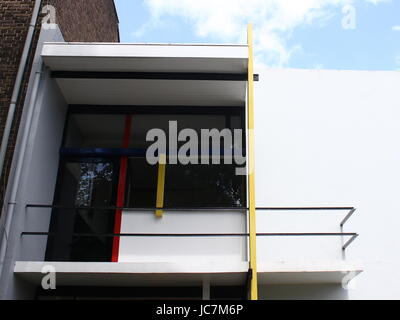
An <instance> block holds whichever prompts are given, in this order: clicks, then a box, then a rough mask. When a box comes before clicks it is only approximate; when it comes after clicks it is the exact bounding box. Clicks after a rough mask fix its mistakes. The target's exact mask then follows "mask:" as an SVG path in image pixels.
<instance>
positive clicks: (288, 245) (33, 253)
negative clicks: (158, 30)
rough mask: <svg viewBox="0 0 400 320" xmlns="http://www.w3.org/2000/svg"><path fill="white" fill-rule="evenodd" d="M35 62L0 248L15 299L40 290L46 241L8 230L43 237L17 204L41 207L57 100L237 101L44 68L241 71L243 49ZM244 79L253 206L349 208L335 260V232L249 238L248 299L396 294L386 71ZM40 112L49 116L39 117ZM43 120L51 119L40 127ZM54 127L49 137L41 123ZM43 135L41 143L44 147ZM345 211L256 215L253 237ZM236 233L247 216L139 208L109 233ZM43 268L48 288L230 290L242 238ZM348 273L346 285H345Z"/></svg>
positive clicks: (130, 247) (306, 228) (178, 243)
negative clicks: (22, 162) (253, 242)
mask: <svg viewBox="0 0 400 320" xmlns="http://www.w3.org/2000/svg"><path fill="white" fill-rule="evenodd" d="M83 53H84V54H83ZM42 57H43V60H44V63H45V65H46V67H47V71H46V73H45V75H44V76H43V80H42V85H41V87H40V90H41V91H40V95H39V97H41V98H40V99H38V100H37V106H38V114H37V116H36V117H35V118H34V121H35V122H34V123H33V128H34V130H35V131H34V133H35V134H34V135H33V136H32V141H31V145H32V146H35V147H34V148H31V149H30V151H29V152H28V153H27V159H26V160H27V164H26V167H25V172H24V174H23V179H22V181H23V184H24V186H25V187H24V189H23V190H24V192H21V196H20V199H19V201H20V203H19V205H18V206H17V209H16V210H15V211H14V217H13V219H14V220H13V228H14V233H15V236H14V237H13V241H15V243H14V244H13V245H12V246H11V247H10V249H9V251H8V256H7V260H6V264H5V269H4V270H5V271H4V272H5V273H4V272H3V274H2V278H1V281H2V283H3V290H2V291H1V295H2V297H3V298H23V297H29V294H28V293H27V292H28V291H29V290H32V288H34V286H35V285H39V284H40V279H41V277H42V276H43V275H42V273H41V270H42V267H43V266H45V265H46V264H47V263H46V262H45V261H43V260H44V242H43V241H44V240H45V239H46V238H43V237H42V238H39V239H38V238H36V240H35V238H33V237H32V238H23V240H22V241H20V240H18V239H19V236H18V233H20V232H22V231H44V232H47V231H48V230H45V229H46V226H47V228H48V224H49V210H48V209H46V210H47V211H45V214H43V212H42V215H40V214H39V211H40V210H39V209H31V210H32V211H33V212H31V213H29V214H27V213H26V209H24V205H26V204H29V203H30V204H34V203H37V204H45V203H47V204H51V203H49V202H51V199H52V197H53V193H54V184H55V179H56V173H57V172H56V170H57V168H56V165H55V164H56V162H57V161H58V154H57V148H58V144H59V143H61V142H60V140H61V136H60V135H61V133H62V130H61V129H62V128H60V127H61V126H62V125H60V123H62V121H63V119H62V118H63V117H65V110H66V105H67V104H87V103H92V104H98V103H102V104H113V105H129V104H136V103H135V101H139V102H140V104H142V105H154V104H157V103H158V102H160V101H164V103H165V102H167V104H174V105H177V104H178V105H181V106H182V107H183V108H184V106H185V104H186V105H187V104H190V105H197V106H202V105H203V106H204V105H205V106H207V105H226V104H230V105H235V106H240V105H241V104H244V103H245V97H246V88H245V83H243V82H236V83H225V82H223V81H219V82H218V81H216V82H214V83H211V82H209V81H192V82H190V81H183V82H182V81H181V80H180V81H177V82H174V81H170V80H167V81H166V80H163V81H157V80H156V81H153V82H150V81H149V82H146V81H138V80H123V81H121V80H110V79H107V80H92V79H89V80H88V79H82V80H74V79H57V80H56V79H50V78H49V73H48V72H49V71H54V70H64V71H67V70H69V71H118V72H121V71H135V70H137V68H139V67H140V68H141V70H140V71H141V72H143V71H155V70H162V71H164V72H182V71H186V72H212V71H215V70H217V71H220V72H246V70H247V47H246V46H230V45H227V46H223V45H221V46H214V45H196V46H193V45H192V46H190V45H176V46H173V45H126V44H125V45H124V44H114V45H111V44H106V45H100V44H84V45H81V44H62V43H56V44H54V43H49V44H47V45H45V47H44V50H43V51H42ZM143 59H145V60H143ZM143 61H147V62H148V65H149V68H150V69H143V68H144V67H143V66H144V65H147V63H143ZM139 62H140V63H139ZM166 66H168V68H166ZM82 68H86V70H83V69H82ZM124 68H128V69H129V70H128V69H124ZM215 68H217V69H215ZM218 68H219V69H218ZM256 73H258V74H259V75H260V81H259V82H256V85H255V86H256V87H255V128H256V129H255V153H256V158H255V162H256V206H257V207H348V206H351V207H353V206H354V207H356V208H357V211H356V213H355V214H354V216H352V217H351V219H350V220H349V221H348V222H347V223H346V225H345V227H344V232H350V231H352V232H357V233H359V234H360V237H359V238H358V239H356V240H355V241H354V242H353V243H352V244H351V245H350V246H349V247H348V248H347V249H346V251H343V250H342V246H343V244H344V243H345V241H347V240H348V237H341V236H334V237H327V236H295V237H292V236H276V237H275V236H274V237H258V240H257V259H258V272H259V274H258V279H259V293H260V298H261V299H274V298H277V299H313V298H319V299H376V298H389V299H396V298H400V291H399V290H400V289H399V288H400V283H399V282H400V272H399V271H398V270H400V268H399V267H400V266H399V264H400V261H399V258H398V257H397V254H396V253H397V251H398V250H396V248H397V246H399V241H397V239H396V229H395V228H396V227H397V225H398V224H399V220H398V219H397V218H396V209H397V207H398V206H399V205H398V204H397V203H396V201H395V200H396V191H397V190H396V186H397V181H400V179H399V178H400V170H399V169H397V163H399V161H398V160H400V159H399V158H400V151H398V148H396V142H397V141H396V138H397V136H398V135H399V133H400V132H398V131H400V129H399V126H398V124H397V122H398V118H399V116H400V113H399V111H398V110H397V109H398V108H399V107H400V96H399V94H398V90H396V89H397V88H396V87H395V85H396V84H397V83H398V82H399V80H400V79H399V77H400V74H399V73H398V72H366V71H360V72H356V71H325V70H285V69H259V70H256ZM168 81H169V82H168ZM181 84H184V85H181ZM146 90H147V91H146ZM135 99H137V100H135ZM54 110H58V111H57V112H55V113H54V114H52V112H53V111H54ZM52 116H54V120H57V121H58V122H54V121H52V119H51V118H49V117H52ZM55 124H57V128H56V129H54V128H52V126H53V125H55ZM51 132H54V135H52V134H51ZM44 136H47V137H52V139H51V141H52V143H49V142H48V141H47V140H46V139H44ZM33 140H34V141H33ZM49 158H50V159H52V160H51V161H50V164H51V165H50V166H47V167H46V170H47V171H50V172H49V173H46V174H45V173H43V169H44V167H43V163H47V162H46V159H49ZM53 167H54V168H53ZM39 174H41V176H45V178H44V179H41V178H39V177H38V176H37V175H39ZM33 185H35V186H36V187H37V189H36V190H35V192H31V191H30V190H27V188H28V187H29V188H32V190H33V189H35V187H33ZM44 185H46V186H47V187H49V188H50V187H51V189H52V190H51V191H50V190H48V189H46V188H43V186H44ZM42 211H43V210H42ZM346 213H347V212H346V211H344V212H343V211H329V212H328V211H318V212H315V211H307V210H305V211H301V212H297V211H296V212H291V211H268V212H260V211H258V212H257V232H259V233H340V232H341V231H342V230H341V228H340V225H339V224H340V221H342V219H343V218H344V216H345V215H346ZM32 214H33V215H34V217H35V219H32V216H31V215H32ZM39 216H40V218H38V217H39ZM246 231H247V217H246V214H245V213H241V212H232V213H229V212H224V213H216V212H191V213H190V214H183V213H174V212H168V211H166V212H165V213H164V216H163V218H161V219H160V218H155V216H154V214H153V213H151V212H141V213H140V212H139V213H132V212H129V211H124V212H123V215H122V227H121V233H146V232H149V233H244V232H246ZM50 264H51V263H50ZM53 265H54V266H55V267H56V270H57V271H58V272H59V281H60V283H61V285H87V286H92V285H96V284H97V285H104V286H112V285H115V284H118V285H121V286H135V285H136V286H138V285H142V286H143V285H149V286H156V285H170V284H171V281H172V283H177V285H182V286H185V285H199V286H202V285H203V284H204V283H205V282H208V283H210V284H211V285H244V283H245V281H246V275H247V271H248V249H247V241H246V240H245V238H240V237H237V238H236V237H231V238H230V237H227V238H213V237H211V238H203V237H202V238H181V237H178V238H157V237H155V238H150V239H149V238H135V237H126V238H124V237H123V238H121V242H120V251H119V259H118V262H116V263H111V262H109V263H107V262H106V263H100V264H99V263H91V262H79V263H77V262H55V263H53ZM360 272H361V274H360V275H358V274H359V273H360ZM13 274H15V275H16V278H15V279H17V280H15V279H14V278H13V277H14V275H13ZM354 277H355V278H354ZM352 278H354V280H352V282H351V285H350V286H349V288H348V287H347V280H350V279H352ZM25 287H26V288H30V289H24V288H25ZM353 287H354V289H353ZM294 293H296V294H294Z"/></svg>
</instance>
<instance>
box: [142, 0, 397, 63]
mask: <svg viewBox="0 0 400 320" xmlns="http://www.w3.org/2000/svg"><path fill="white" fill-rule="evenodd" d="M361 1H367V2H371V3H374V4H377V3H379V2H382V1H388V0H145V4H146V5H147V7H148V8H149V9H150V12H151V16H152V19H151V20H152V21H153V23H154V21H160V20H162V18H163V16H177V17H181V18H183V19H185V20H186V21H187V22H189V23H190V24H192V25H193V27H194V32H195V34H196V35H197V36H199V37H211V38H214V39H216V40H218V41H221V42H245V41H246V25H247V23H248V22H253V24H254V41H255V48H256V52H255V55H256V57H257V58H258V60H259V61H260V60H261V61H263V62H264V63H266V64H268V65H273V66H285V65H287V63H288V62H289V60H290V57H291V55H292V54H293V52H295V51H297V50H299V49H300V46H299V45H297V46H294V47H288V45H287V43H286V41H285V40H286V39H287V37H288V36H289V35H290V33H291V31H292V30H293V29H295V28H296V27H298V26H300V25H305V24H312V23H321V22H324V21H325V20H326V19H329V18H330V17H331V16H332V9H339V10H340V9H341V8H342V7H343V6H344V5H346V4H353V3H356V2H361ZM389 1H390V0H389ZM339 12H340V11H339ZM338 27H340V26H338Z"/></svg>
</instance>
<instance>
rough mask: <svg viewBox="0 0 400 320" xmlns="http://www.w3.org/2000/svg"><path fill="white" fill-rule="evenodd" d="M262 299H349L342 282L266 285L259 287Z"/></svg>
mask: <svg viewBox="0 0 400 320" xmlns="http://www.w3.org/2000/svg"><path fill="white" fill-rule="evenodd" d="M259 296H260V299H262V300H347V299H348V297H349V294H348V290H346V289H344V288H343V287H342V286H341V285H340V284H296V285H290V284H285V285H266V286H260V287H259Z"/></svg>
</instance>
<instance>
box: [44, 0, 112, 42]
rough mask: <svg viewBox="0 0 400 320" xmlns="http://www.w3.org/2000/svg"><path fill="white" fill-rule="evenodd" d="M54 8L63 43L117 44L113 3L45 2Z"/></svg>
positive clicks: (101, 0) (97, 0) (86, 0)
mask: <svg viewBox="0 0 400 320" xmlns="http://www.w3.org/2000/svg"><path fill="white" fill-rule="evenodd" d="M44 3H48V4H51V5H53V6H54V7H55V8H56V20H57V23H58V24H59V25H60V28H61V31H62V33H63V36H64V39H65V41H76V42H119V31H118V24H117V23H116V22H117V19H118V18H117V16H116V13H115V7H114V1H112V0H46V1H44Z"/></svg>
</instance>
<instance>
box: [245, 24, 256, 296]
mask: <svg viewBox="0 0 400 320" xmlns="http://www.w3.org/2000/svg"><path fill="white" fill-rule="evenodd" d="M247 43H248V47H249V62H248V81H247V84H248V88H247V127H248V146H249V150H248V152H249V155H248V163H249V191H248V193H249V250H250V269H251V270H252V277H251V282H250V299H251V300H257V299H258V283H257V251H256V245H257V231H256V204H255V202H256V198H255V173H254V55H253V25H252V24H251V23H249V24H248V26H247Z"/></svg>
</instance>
